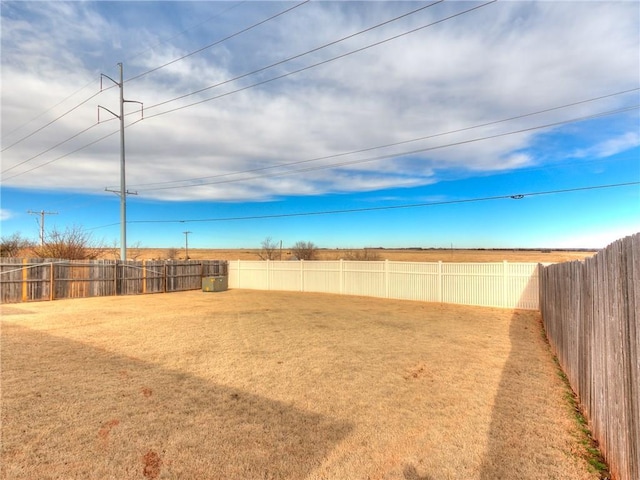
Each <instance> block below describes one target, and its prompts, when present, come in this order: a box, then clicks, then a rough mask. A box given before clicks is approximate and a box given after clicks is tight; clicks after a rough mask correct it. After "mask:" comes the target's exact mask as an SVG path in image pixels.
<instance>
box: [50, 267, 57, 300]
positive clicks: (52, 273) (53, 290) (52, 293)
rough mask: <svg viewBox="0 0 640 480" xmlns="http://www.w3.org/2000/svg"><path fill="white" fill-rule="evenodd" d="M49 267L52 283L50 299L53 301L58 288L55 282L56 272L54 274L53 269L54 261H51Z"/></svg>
mask: <svg viewBox="0 0 640 480" xmlns="http://www.w3.org/2000/svg"><path fill="white" fill-rule="evenodd" d="M49 268H50V270H49V283H50V285H49V300H51V301H52V300H53V299H54V298H55V290H56V284H55V281H54V278H55V274H54V271H53V262H51V263H50V264H49Z"/></svg>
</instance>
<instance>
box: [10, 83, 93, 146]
mask: <svg viewBox="0 0 640 480" xmlns="http://www.w3.org/2000/svg"><path fill="white" fill-rule="evenodd" d="M92 83H93V80H91V81H90V82H89V83H87V84H86V85H85V86H84V87H81V88H79V89H78V90H76V91H75V92H73V93H72V94H70V95H69V96H67V97H65V98H63V99H62V100H60V101H59V102H58V103H56V104H55V105H53V106H52V107H50V108H48V109H47V110H45V111H44V112H42V113H39V114H38V115H36V116H35V117H33V118H32V119H31V120H28V121H27V122H25V123H23V124H22V125H19V126H17V127H15V128H14V129H12V130H11V131H9V132H7V133H5V134H4V135H2V138H3V139H5V138H7V137H8V136H9V135H11V134H12V133H14V132H17V131H18V130H21V129H22V128H24V127H26V126H27V125H29V124H30V123H32V122H35V121H36V120H37V119H38V118H40V117H41V116H43V115H45V114H46V113H49V112H50V111H51V110H53V109H54V108H56V107H58V106H60V105H62V104H63V103H64V102H66V101H67V100H69V99H70V98H71V97H73V96H75V95H77V94H78V93H80V92H81V91H82V90H84V89H85V88H87V87H88V86H89V85H91V84H92ZM34 133H35V132H34ZM6 148H10V147H6ZM4 150H5V149H2V151H4Z"/></svg>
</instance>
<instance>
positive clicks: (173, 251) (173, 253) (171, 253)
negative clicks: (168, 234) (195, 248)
mask: <svg viewBox="0 0 640 480" xmlns="http://www.w3.org/2000/svg"><path fill="white" fill-rule="evenodd" d="M166 257H167V260H175V259H176V258H178V249H177V248H174V247H171V248H167V254H166Z"/></svg>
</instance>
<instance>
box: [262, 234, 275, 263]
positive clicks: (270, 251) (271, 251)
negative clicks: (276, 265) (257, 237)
mask: <svg viewBox="0 0 640 480" xmlns="http://www.w3.org/2000/svg"><path fill="white" fill-rule="evenodd" d="M278 250H279V247H278V242H276V241H275V240H273V239H272V238H271V237H267V238H265V239H264V240H262V243H261V244H260V252H259V253H258V256H259V257H260V260H275V259H276V256H277V254H278Z"/></svg>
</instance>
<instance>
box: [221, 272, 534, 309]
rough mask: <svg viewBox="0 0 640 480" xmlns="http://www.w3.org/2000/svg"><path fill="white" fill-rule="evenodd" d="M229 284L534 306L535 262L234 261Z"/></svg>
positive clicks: (444, 301)
mask: <svg viewBox="0 0 640 480" xmlns="http://www.w3.org/2000/svg"><path fill="white" fill-rule="evenodd" d="M229 288H245V289H253V290H287V291H298V292H322V293H336V294H344V295H361V296H368V297H381V298H396V299H404V300H419V301H424V302H443V303H457V304H463V305H479V306H485V307H501V308H521V309H528V310H537V309H538V264H536V263H508V262H506V261H505V262H501V263H443V262H437V263H415V262H390V261H388V260H385V261H379V262H361V261H347V260H335V261H270V260H267V261H247V260H234V261H230V262H229Z"/></svg>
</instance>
